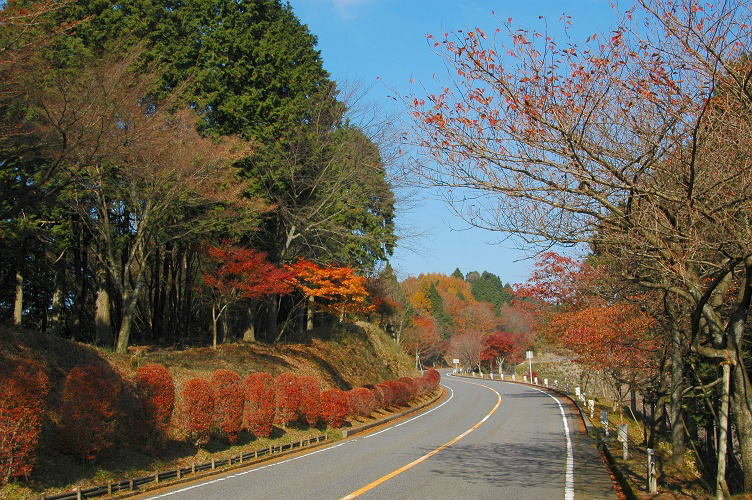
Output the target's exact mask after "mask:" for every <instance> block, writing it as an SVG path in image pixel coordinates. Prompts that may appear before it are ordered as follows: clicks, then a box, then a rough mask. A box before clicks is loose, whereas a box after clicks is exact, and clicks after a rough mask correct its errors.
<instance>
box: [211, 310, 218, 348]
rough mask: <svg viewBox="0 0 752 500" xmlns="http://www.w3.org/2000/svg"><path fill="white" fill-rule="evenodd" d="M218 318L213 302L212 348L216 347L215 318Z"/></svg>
mask: <svg viewBox="0 0 752 500" xmlns="http://www.w3.org/2000/svg"><path fill="white" fill-rule="evenodd" d="M218 319H219V316H218V315H217V306H216V305H215V304H212V348H213V349H216V348H217V320H218Z"/></svg>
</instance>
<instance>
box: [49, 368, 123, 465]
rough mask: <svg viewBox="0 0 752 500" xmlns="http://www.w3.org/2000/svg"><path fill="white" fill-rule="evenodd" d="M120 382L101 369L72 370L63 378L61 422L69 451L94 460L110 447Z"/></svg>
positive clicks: (112, 374) (109, 371)
mask: <svg viewBox="0 0 752 500" xmlns="http://www.w3.org/2000/svg"><path fill="white" fill-rule="evenodd" d="M121 391H122V384H121V381H120V379H119V378H118V377H117V375H116V374H115V373H113V372H112V371H111V370H108V369H106V368H104V367H102V366H100V365H85V366H77V367H75V368H73V369H72V370H71V371H70V372H69V373H68V376H67V377H65V383H64V385H63V393H62V408H61V412H60V418H61V423H62V428H61V437H62V439H63V441H64V442H65V444H66V446H67V448H68V450H70V451H71V452H73V453H74V454H76V455H78V456H79V457H81V458H82V459H84V460H93V459H94V458H96V456H97V455H98V454H99V452H101V451H102V450H104V449H106V448H108V447H110V446H111V445H112V441H113V435H114V432H115V417H116V414H117V402H118V397H119V396H120V393H121Z"/></svg>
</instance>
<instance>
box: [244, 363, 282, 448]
mask: <svg viewBox="0 0 752 500" xmlns="http://www.w3.org/2000/svg"><path fill="white" fill-rule="evenodd" d="M274 398H275V391H274V377H272V376H271V375H269V374H268V373H261V372H258V373H252V374H250V375H248V376H247V377H246V379H245V407H244V409H243V428H244V429H246V430H247V431H248V432H250V433H252V434H253V435H254V436H256V437H257V438H267V437H269V436H271V434H272V426H273V424H274V409H275V402H274Z"/></svg>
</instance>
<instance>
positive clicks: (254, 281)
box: [202, 241, 293, 347]
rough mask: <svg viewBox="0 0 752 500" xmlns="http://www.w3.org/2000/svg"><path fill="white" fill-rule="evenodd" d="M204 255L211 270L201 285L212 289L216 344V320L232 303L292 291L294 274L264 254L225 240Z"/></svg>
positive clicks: (206, 273) (204, 274) (213, 327)
mask: <svg viewBox="0 0 752 500" xmlns="http://www.w3.org/2000/svg"><path fill="white" fill-rule="evenodd" d="M207 254H208V256H209V258H210V260H211V263H212V266H211V269H209V270H208V271H206V272H204V273H203V275H202V278H203V281H204V284H205V285H206V286H207V287H208V288H209V289H210V290H212V292H213V294H214V297H213V299H214V300H213V303H212V336H213V345H214V346H215V347H216V345H217V321H218V320H219V318H220V317H221V316H222V314H223V313H224V312H225V311H226V310H227V308H228V307H229V306H230V305H231V304H233V303H234V302H236V301H238V300H240V299H243V298H246V299H259V298H262V297H265V296H269V295H276V294H285V293H289V292H290V291H292V289H293V288H292V282H293V273H292V272H290V271H289V270H288V269H285V268H281V267H278V266H276V265H274V264H272V263H271V262H269V261H268V259H267V253H266V252H261V251H258V250H255V249H253V248H244V247H241V246H237V245H234V244H233V243H232V242H229V241H225V242H223V243H222V245H220V246H210V247H209V248H208V249H207Z"/></svg>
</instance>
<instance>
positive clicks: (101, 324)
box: [94, 283, 113, 346]
mask: <svg viewBox="0 0 752 500" xmlns="http://www.w3.org/2000/svg"><path fill="white" fill-rule="evenodd" d="M94 307H95V311H94V325H95V332H96V333H95V335H96V342H97V344H100V345H107V346H112V341H113V338H112V318H111V314H110V293H109V292H108V291H107V286H106V285H105V284H104V283H100V284H99V288H98V290H97V299H96V302H95V304H94Z"/></svg>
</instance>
